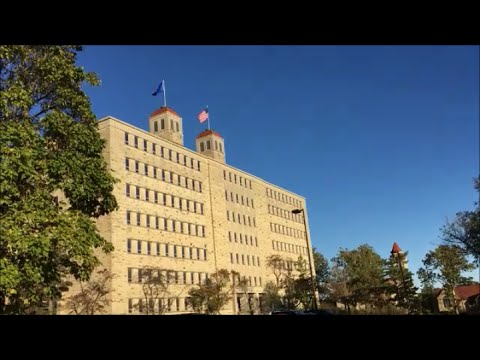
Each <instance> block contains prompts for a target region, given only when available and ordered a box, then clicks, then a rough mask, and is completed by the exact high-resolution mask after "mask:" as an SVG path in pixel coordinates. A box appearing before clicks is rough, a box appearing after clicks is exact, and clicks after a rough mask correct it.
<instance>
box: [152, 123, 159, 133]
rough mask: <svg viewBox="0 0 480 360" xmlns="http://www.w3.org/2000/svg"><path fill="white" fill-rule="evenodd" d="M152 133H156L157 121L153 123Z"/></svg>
mask: <svg viewBox="0 0 480 360" xmlns="http://www.w3.org/2000/svg"><path fill="white" fill-rule="evenodd" d="M153 131H155V132H157V131H158V122H157V121H154V122H153Z"/></svg>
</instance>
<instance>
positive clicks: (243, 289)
mask: <svg viewBox="0 0 480 360" xmlns="http://www.w3.org/2000/svg"><path fill="white" fill-rule="evenodd" d="M236 289H238V290H239V291H240V293H241V294H242V295H243V296H244V298H245V302H246V304H247V306H248V313H249V314H250V315H254V314H255V311H257V303H256V301H255V298H252V297H251V296H250V294H252V293H253V290H252V287H251V286H250V284H249V282H248V280H247V278H245V277H244V278H243V279H240V281H238V283H236Z"/></svg>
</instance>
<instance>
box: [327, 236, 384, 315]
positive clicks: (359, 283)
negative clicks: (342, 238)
mask: <svg viewBox="0 0 480 360" xmlns="http://www.w3.org/2000/svg"><path fill="white" fill-rule="evenodd" d="M334 263H335V266H336V267H337V269H342V272H343V274H344V276H346V285H347V288H348V291H349V292H350V294H351V295H349V296H350V299H348V300H346V301H348V302H349V303H351V304H352V305H356V304H358V303H363V304H372V305H374V304H376V303H378V302H379V300H380V296H382V294H383V290H384V289H385V283H384V271H383V269H384V262H383V260H382V258H381V257H380V256H379V255H378V254H377V253H376V252H375V250H374V249H373V248H372V247H371V246H369V245H367V244H364V245H360V246H359V247H358V248H356V249H354V250H347V249H341V250H340V251H339V252H338V255H337V256H336V257H335V258H334Z"/></svg>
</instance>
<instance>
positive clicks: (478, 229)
mask: <svg viewBox="0 0 480 360" xmlns="http://www.w3.org/2000/svg"><path fill="white" fill-rule="evenodd" d="M474 184H475V189H476V190H477V191H478V193H479V195H480V176H479V177H477V178H476V179H475V180H474ZM442 233H443V239H444V241H445V242H446V243H447V244H451V245H457V246H459V247H460V248H461V249H463V250H464V251H465V253H467V254H469V255H471V256H473V257H474V259H475V260H476V262H477V266H479V265H480V263H479V262H480V202H479V201H477V202H475V209H474V210H473V211H462V212H458V213H457V214H456V218H455V220H454V221H453V222H451V223H450V222H447V224H446V225H444V226H443V228H442Z"/></svg>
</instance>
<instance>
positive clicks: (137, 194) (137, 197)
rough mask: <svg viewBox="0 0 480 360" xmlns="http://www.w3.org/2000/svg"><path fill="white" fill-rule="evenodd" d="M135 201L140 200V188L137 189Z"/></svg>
mask: <svg viewBox="0 0 480 360" xmlns="http://www.w3.org/2000/svg"><path fill="white" fill-rule="evenodd" d="M135 199H140V188H139V187H138V186H136V187H135Z"/></svg>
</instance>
